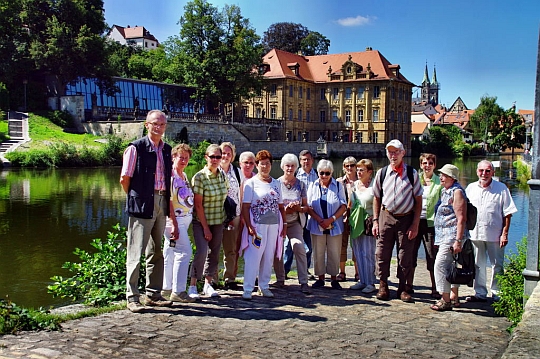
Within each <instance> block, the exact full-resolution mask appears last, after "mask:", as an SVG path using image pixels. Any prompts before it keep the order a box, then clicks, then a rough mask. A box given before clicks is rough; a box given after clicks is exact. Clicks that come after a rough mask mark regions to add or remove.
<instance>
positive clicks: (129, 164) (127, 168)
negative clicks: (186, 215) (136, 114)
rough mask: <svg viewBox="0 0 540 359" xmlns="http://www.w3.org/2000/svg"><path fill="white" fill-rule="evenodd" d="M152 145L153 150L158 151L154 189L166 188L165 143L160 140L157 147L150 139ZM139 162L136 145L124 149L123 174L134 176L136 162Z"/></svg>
mask: <svg viewBox="0 0 540 359" xmlns="http://www.w3.org/2000/svg"><path fill="white" fill-rule="evenodd" d="M149 142H150V145H151V146H152V150H153V151H154V152H156V153H157V163H156V173H155V177H154V189H155V190H158V191H164V190H165V168H164V162H163V146H165V143H164V142H163V141H161V140H160V141H159V145H158V146H157V147H156V146H154V143H153V142H152V141H149ZM136 163H137V149H136V148H135V146H128V147H127V148H126V150H125V151H124V156H123V161H122V172H121V174H120V175H121V176H122V177H123V176H128V177H133V173H134V172H135V164H136Z"/></svg>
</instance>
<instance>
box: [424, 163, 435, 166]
mask: <svg viewBox="0 0 540 359" xmlns="http://www.w3.org/2000/svg"><path fill="white" fill-rule="evenodd" d="M422 164H423V165H424V166H433V165H434V164H435V163H433V162H422Z"/></svg>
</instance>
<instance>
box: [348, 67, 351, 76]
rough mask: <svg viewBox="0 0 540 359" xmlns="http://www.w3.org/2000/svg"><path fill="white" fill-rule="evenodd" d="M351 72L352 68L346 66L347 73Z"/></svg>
mask: <svg viewBox="0 0 540 359" xmlns="http://www.w3.org/2000/svg"><path fill="white" fill-rule="evenodd" d="M351 72H352V68H351V67H350V66H348V67H347V74H349V75H350V74H351Z"/></svg>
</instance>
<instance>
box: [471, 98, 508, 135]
mask: <svg viewBox="0 0 540 359" xmlns="http://www.w3.org/2000/svg"><path fill="white" fill-rule="evenodd" d="M503 112H504V110H503V108H502V107H501V106H499V105H498V104H497V97H489V96H483V97H482V98H481V99H480V105H478V107H477V108H476V110H475V112H474V113H473V114H472V115H471V120H470V121H469V124H470V126H471V127H472V129H473V132H474V134H473V135H474V138H475V139H477V140H481V141H483V142H486V143H489V142H491V138H492V136H494V135H495V134H497V133H498V132H499V131H500V126H499V121H500V119H501V116H502V115H503Z"/></svg>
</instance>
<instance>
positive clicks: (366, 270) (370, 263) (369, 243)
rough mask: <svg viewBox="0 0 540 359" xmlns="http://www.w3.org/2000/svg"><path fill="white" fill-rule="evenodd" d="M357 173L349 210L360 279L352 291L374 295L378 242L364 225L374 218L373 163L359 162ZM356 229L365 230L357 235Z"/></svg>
mask: <svg viewBox="0 0 540 359" xmlns="http://www.w3.org/2000/svg"><path fill="white" fill-rule="evenodd" d="M356 172H357V174H358V181H356V182H354V187H353V191H352V193H351V195H350V197H349V208H350V209H351V218H350V222H351V245H352V249H353V254H354V256H355V257H356V266H357V269H358V274H359V278H358V282H357V283H356V284H354V285H352V286H351V289H356V290H362V292H363V293H372V292H374V291H376V290H377V289H376V288H375V283H377V278H376V277H375V248H376V247H375V246H376V240H375V237H374V236H373V235H372V233H369V234H366V233H365V228H364V226H363V224H364V219H365V218H366V215H368V216H373V188H372V185H373V183H372V178H373V162H371V161H370V160H367V159H362V160H360V161H358V162H357V163H356ZM354 211H359V213H363V214H364V215H363V216H362V215H359V216H354ZM353 218H354V219H353ZM360 221H361V222H360ZM356 228H359V229H360V228H364V229H363V230H362V232H361V233H357V231H356Z"/></svg>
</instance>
